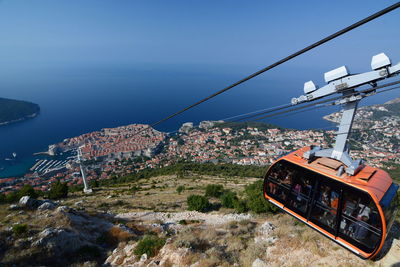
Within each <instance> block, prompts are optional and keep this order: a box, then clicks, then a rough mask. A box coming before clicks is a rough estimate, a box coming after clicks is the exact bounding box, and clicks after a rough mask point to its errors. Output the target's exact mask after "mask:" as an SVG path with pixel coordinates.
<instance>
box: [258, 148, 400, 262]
mask: <svg viewBox="0 0 400 267" xmlns="http://www.w3.org/2000/svg"><path fill="white" fill-rule="evenodd" d="M308 150H310V147H305V148H301V149H299V150H297V151H294V152H292V153H290V154H288V155H286V156H283V157H281V158H280V159H278V160H277V161H276V162H275V163H274V164H273V165H272V166H271V167H270V168H269V169H268V172H267V174H266V176H265V180H264V197H265V198H266V199H267V200H268V201H269V202H271V203H273V204H274V205H276V206H278V207H279V208H281V209H283V210H284V211H285V212H287V213H289V214H290V215H292V216H294V217H295V218H297V219H298V220H300V221H302V222H304V223H305V224H307V225H308V226H310V227H312V228H313V229H315V230H317V231H319V232H320V233H322V234H323V235H325V236H327V237H329V238H330V239H332V240H334V241H336V242H337V243H339V244H340V245H342V246H343V247H345V248H347V249H349V250H350V251H352V252H353V253H355V254H357V255H358V256H360V257H361V258H364V259H369V258H373V257H375V256H376V255H377V254H378V253H379V251H380V250H381V249H382V247H383V243H384V241H385V238H386V235H387V233H388V231H389V229H390V227H391V225H392V223H393V221H394V218H395V216H396V211H397V189H398V187H399V186H398V185H396V184H395V183H393V181H392V179H391V178H390V176H389V175H388V174H387V173H386V172H385V171H383V170H381V169H377V168H373V167H370V166H367V165H365V166H364V167H363V168H362V169H361V170H360V171H359V172H358V173H357V174H356V175H354V176H349V175H347V174H346V173H343V174H341V175H340V176H337V174H338V172H337V171H338V170H339V168H340V167H341V166H342V165H343V163H342V162H340V161H337V160H335V159H331V158H316V159H314V160H307V159H305V158H303V156H302V155H303V153H304V152H306V151H308ZM339 174H340V172H339Z"/></svg>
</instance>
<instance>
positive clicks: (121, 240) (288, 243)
mask: <svg viewBox="0 0 400 267" xmlns="http://www.w3.org/2000/svg"><path fill="white" fill-rule="evenodd" d="M218 179H220V180H218ZM235 179H236V178H232V180H231V181H226V179H224V178H216V177H214V178H211V177H209V178H207V177H203V178H202V179H201V181H203V183H205V184H207V183H209V182H210V181H216V180H217V181H220V182H221V183H223V181H226V183H224V185H225V187H226V188H230V189H231V190H235V189H237V188H240V187H243V184H246V183H247V181H246V182H243V181H235ZM153 181H156V182H153ZM182 183H186V186H189V185H190V184H191V185H193V184H194V183H193V182H192V180H191V179H187V180H183V181H182ZM178 184H179V183H178V182H177V181H176V180H174V178H173V177H157V178H154V179H153V180H152V179H150V180H148V181H146V182H142V184H141V188H142V190H136V191H135V193H134V194H132V192H131V191H129V190H128V189H129V188H130V187H131V186H132V185H129V186H128V185H125V186H118V187H115V188H112V189H110V188H103V189H97V190H95V192H94V193H93V194H92V195H88V196H83V195H82V194H80V193H75V194H72V195H71V196H70V197H69V198H68V199H67V200H63V201H59V202H52V201H46V200H40V201H38V200H32V199H29V198H24V199H22V200H21V201H20V203H19V204H18V205H12V206H10V205H2V206H0V266H137V267H139V266H144V267H145V266H149V267H150V266H151V267H152V266H193V267H201V266H252V267H259V266H395V265H393V264H396V263H398V262H400V242H399V240H398V238H399V232H400V231H399V227H398V226H399V224H398V223H397V222H396V223H395V227H394V228H393V229H392V233H391V234H390V235H389V239H388V242H387V248H386V251H387V253H386V254H385V255H384V257H382V258H381V259H380V260H379V261H375V262H374V261H364V260H361V259H360V258H358V257H357V256H355V255H353V254H352V253H350V252H349V251H347V250H345V249H344V248H342V247H340V246H339V245H336V244H335V243H333V242H331V241H330V240H328V239H327V238H325V237H323V236H321V235H320V234H318V233H317V232H315V231H313V230H311V229H310V228H308V227H306V226H304V225H303V224H301V223H298V222H297V221H296V220H294V219H293V218H291V217H290V216H288V215H285V214H276V215H267V214H264V215H255V214H237V213H234V211H233V210H230V209H220V210H218V211H213V212H209V213H200V212H193V211H185V210H186V207H185V203H184V202H185V201H184V199H185V198H186V196H187V194H189V193H193V192H197V193H204V191H202V189H201V185H202V184H201V183H200V182H197V183H195V184H196V187H193V189H191V190H188V191H189V192H186V193H185V192H182V193H180V194H179V193H177V192H176V190H175V189H176V185H178ZM152 185H156V186H155V187H153V188H152ZM166 185H167V186H166ZM127 188H128V189H127ZM161 188H163V191H160V189H161ZM157 192H159V196H158V198H157ZM103 203H109V205H105V204H103ZM150 203H152V205H153V207H154V208H153V210H149V209H146V210H143V209H141V208H140V207H141V206H142V205H150ZM159 203H163V204H164V205H163V206H161V205H160V204H159ZM174 203H175V204H174ZM176 203H178V204H176ZM144 240H146V242H144Z"/></svg>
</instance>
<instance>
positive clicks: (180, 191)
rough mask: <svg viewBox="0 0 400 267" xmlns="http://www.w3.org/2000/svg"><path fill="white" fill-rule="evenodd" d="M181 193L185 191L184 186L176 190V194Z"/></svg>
mask: <svg viewBox="0 0 400 267" xmlns="http://www.w3.org/2000/svg"><path fill="white" fill-rule="evenodd" d="M183 191H185V186H183V185H180V186H178V187H177V188H176V192H178V194H180V193H182V192H183Z"/></svg>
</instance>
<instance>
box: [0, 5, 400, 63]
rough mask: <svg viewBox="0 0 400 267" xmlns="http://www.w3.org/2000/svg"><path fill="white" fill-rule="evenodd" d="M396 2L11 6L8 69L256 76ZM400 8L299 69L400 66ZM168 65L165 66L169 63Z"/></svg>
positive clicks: (3, 15) (3, 54)
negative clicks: (384, 61)
mask: <svg viewBox="0 0 400 267" xmlns="http://www.w3.org/2000/svg"><path fill="white" fill-rule="evenodd" d="M393 3H395V1H372V0H363V1H285V2H283V1H280V2H278V1H225V0H221V1H215V0H213V1H174V0H172V1H161V0H160V1H127V0H125V1H123V0H121V1H112V0H108V1H105V0H85V1H80V0H79V1H78V0H65V1H63V0H59V1H54V0H36V1H30V0H25V1H22V0H3V1H1V2H0V33H1V41H0V65H1V67H0V70H1V69H7V68H11V69H13V68H17V69H20V68H38V67H43V66H46V67H52V68H62V67H63V66H77V67H79V66H97V67H99V66H103V65H104V66H106V65H120V66H122V65H125V64H128V65H139V64H143V67H150V68H151V67H152V66H156V65H158V66H164V65H166V66H171V65H175V64H177V65H179V64H191V65H198V66H202V65H203V66H204V65H206V66H214V67H215V66H224V65H226V66H228V67H233V66H238V67H246V70H247V69H248V70H254V71H256V70H257V69H258V68H261V67H263V66H266V65H268V64H269V63H272V62H274V61H276V60H277V59H280V58H282V57H284V56H286V55H287V54H289V53H291V52H294V51H296V50H298V49H300V48H303V47H304V46H306V45H308V44H310V43H312V42H314V41H316V40H318V39H320V38H322V37H325V36H327V35H328V34H331V33H333V32H334V31H337V30H339V29H341V28H343V27H345V26H347V25H349V24H351V23H353V22H355V21H357V20H359V19H362V18H364V17H366V16H368V15H370V14H372V13H374V12H376V11H378V10H380V9H383V8H385V7H387V6H389V5H391V4H393ZM398 25H400V10H396V11H393V12H391V13H390V14H387V15H385V16H383V17H381V18H379V19H377V20H375V21H373V22H371V23H368V24H367V25H364V26H362V27H361V28H359V29H356V30H354V31H352V32H350V33H348V34H346V35H344V36H342V37H340V38H338V39H336V40H334V41H332V42H330V43H329V44H326V45H323V46H322V47H320V48H317V49H315V50H314V51H312V52H311V53H307V54H306V55H304V56H301V57H299V58H298V59H296V60H293V61H292V62H290V63H289V64H287V67H288V68H289V67H293V68H294V69H307V68H312V69H314V68H321V70H324V71H325V70H326V71H328V70H330V69H331V68H335V67H337V66H340V65H343V64H347V65H349V66H350V69H353V67H354V68H355V69H356V70H357V71H361V70H360V69H359V68H363V69H364V68H365V69H368V68H369V63H370V59H371V57H372V55H374V54H377V53H380V52H383V51H384V52H386V53H387V54H388V55H389V56H391V57H392V58H393V60H394V61H396V62H398V61H400V51H399V47H400V46H399V45H400V34H399V30H398ZM161 68H162V67H161Z"/></svg>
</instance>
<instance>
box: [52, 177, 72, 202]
mask: <svg viewBox="0 0 400 267" xmlns="http://www.w3.org/2000/svg"><path fill="white" fill-rule="evenodd" d="M67 196H68V186H67V184H66V183H61V182H60V181H57V182H55V183H53V184H52V185H51V188H50V191H49V194H48V197H49V198H50V199H60V198H66V197H67Z"/></svg>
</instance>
